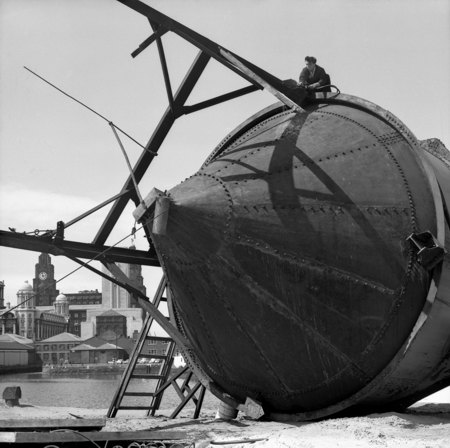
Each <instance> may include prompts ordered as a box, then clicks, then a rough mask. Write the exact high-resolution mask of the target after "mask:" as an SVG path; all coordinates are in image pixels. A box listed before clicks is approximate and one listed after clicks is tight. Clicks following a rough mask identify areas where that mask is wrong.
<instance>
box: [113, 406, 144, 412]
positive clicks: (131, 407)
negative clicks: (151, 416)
mask: <svg viewBox="0 0 450 448" xmlns="http://www.w3.org/2000/svg"><path fill="white" fill-rule="evenodd" d="M140 409H146V410H151V409H152V407H151V406H120V407H118V408H117V410H118V411H120V410H124V411H132V410H135V411H138V410H140Z"/></svg>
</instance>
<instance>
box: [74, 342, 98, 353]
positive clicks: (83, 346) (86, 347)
mask: <svg viewBox="0 0 450 448" xmlns="http://www.w3.org/2000/svg"><path fill="white" fill-rule="evenodd" d="M82 350H95V347H93V346H92V345H89V344H80V345H77V346H76V347H74V348H71V349H70V351H72V352H79V351H82Z"/></svg>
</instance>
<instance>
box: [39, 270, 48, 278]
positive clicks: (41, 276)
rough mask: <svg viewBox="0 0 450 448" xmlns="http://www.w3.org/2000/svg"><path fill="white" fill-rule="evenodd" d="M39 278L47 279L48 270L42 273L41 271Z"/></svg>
mask: <svg viewBox="0 0 450 448" xmlns="http://www.w3.org/2000/svg"><path fill="white" fill-rule="evenodd" d="M39 278H40V279H41V280H45V279H46V278H47V272H41V273H39Z"/></svg>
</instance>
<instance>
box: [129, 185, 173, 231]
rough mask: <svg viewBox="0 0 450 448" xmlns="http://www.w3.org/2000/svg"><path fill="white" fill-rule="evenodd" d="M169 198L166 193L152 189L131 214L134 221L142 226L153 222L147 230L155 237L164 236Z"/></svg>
mask: <svg viewBox="0 0 450 448" xmlns="http://www.w3.org/2000/svg"><path fill="white" fill-rule="evenodd" d="M169 208H170V197H169V195H168V194H167V193H165V192H162V191H161V190H158V189H157V188H153V189H152V191H151V192H150V193H149V194H148V195H147V197H146V198H145V199H144V201H143V203H141V204H139V206H138V207H137V208H136V210H135V211H134V212H133V216H134V218H135V219H136V221H138V222H140V223H142V224H144V225H145V224H147V225H148V224H149V222H150V221H151V220H153V224H152V226H151V227H150V226H149V228H150V229H151V232H152V233H154V234H155V235H165V234H166V229H167V220H168V217H169Z"/></svg>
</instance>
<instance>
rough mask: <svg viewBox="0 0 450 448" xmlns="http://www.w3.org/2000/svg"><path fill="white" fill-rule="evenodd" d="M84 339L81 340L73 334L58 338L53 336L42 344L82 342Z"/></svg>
mask: <svg viewBox="0 0 450 448" xmlns="http://www.w3.org/2000/svg"><path fill="white" fill-rule="evenodd" d="M81 341H83V339H81V338H80V337H79V336H77V335H75V334H72V333H60V334H57V335H56V336H52V337H50V338H47V339H44V340H42V341H39V342H40V343H42V342H81Z"/></svg>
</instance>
